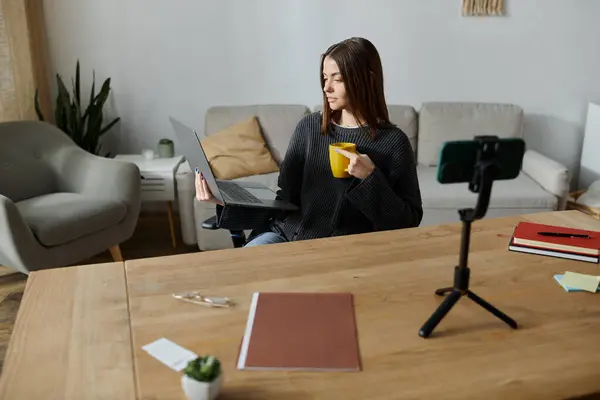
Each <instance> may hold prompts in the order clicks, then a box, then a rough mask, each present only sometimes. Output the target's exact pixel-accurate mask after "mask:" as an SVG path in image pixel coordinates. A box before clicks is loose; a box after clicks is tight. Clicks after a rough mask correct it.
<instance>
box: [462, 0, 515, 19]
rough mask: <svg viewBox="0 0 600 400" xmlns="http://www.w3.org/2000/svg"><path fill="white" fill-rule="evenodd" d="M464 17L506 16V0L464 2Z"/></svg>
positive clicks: (465, 0)
mask: <svg viewBox="0 0 600 400" xmlns="http://www.w3.org/2000/svg"><path fill="white" fill-rule="evenodd" d="M462 2H463V4H462V15H463V16H492V15H504V12H505V10H504V9H505V6H504V0H462Z"/></svg>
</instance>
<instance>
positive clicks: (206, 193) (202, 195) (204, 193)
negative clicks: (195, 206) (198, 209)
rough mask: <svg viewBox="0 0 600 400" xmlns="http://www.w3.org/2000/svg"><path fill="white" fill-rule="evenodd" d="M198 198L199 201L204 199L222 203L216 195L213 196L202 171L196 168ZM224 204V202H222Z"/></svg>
mask: <svg viewBox="0 0 600 400" xmlns="http://www.w3.org/2000/svg"><path fill="white" fill-rule="evenodd" d="M195 172H196V198H197V199H198V200H199V201H204V202H207V203H214V204H221V202H220V201H218V200H217V199H216V198H215V196H213V194H212V192H211V191H210V188H209V187H208V184H207V183H206V179H204V176H203V175H202V172H200V171H199V170H198V168H196V171H195ZM221 205H222V204H221Z"/></svg>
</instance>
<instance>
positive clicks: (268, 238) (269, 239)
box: [244, 232, 287, 247]
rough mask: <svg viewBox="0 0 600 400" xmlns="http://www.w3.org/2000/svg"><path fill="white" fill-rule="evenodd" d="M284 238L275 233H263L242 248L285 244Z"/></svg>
mask: <svg viewBox="0 0 600 400" xmlns="http://www.w3.org/2000/svg"><path fill="white" fill-rule="evenodd" d="M285 242H287V240H286V238H284V237H283V236H281V235H280V234H278V233H275V232H263V233H261V234H259V235H257V236H256V237H255V238H254V239H252V240H251V241H249V242H248V243H246V245H245V246H244V247H252V246H262V245H264V244H275V243H285Z"/></svg>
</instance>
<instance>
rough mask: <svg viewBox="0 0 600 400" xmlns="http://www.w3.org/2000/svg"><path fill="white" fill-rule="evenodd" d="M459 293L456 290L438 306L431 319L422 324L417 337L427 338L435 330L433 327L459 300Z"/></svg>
mask: <svg viewBox="0 0 600 400" xmlns="http://www.w3.org/2000/svg"><path fill="white" fill-rule="evenodd" d="M460 296H461V294H460V292H459V291H458V290H453V291H452V292H451V293H450V295H449V296H448V297H446V298H445V299H444V301H443V302H442V304H440V305H439V307H438V308H437V310H435V311H434V312H433V314H431V317H429V319H428V320H427V321H426V322H425V324H423V327H421V330H420V331H419V336H421V337H424V338H427V337H429V335H431V332H433V330H434V329H435V327H436V326H437V325H438V324H439V323H440V322H441V320H442V318H444V316H445V315H446V314H448V311H450V309H451V308H452V307H453V306H454V304H456V302H457V301H458V299H460Z"/></svg>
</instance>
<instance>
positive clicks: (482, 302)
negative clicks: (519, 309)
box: [467, 290, 517, 329]
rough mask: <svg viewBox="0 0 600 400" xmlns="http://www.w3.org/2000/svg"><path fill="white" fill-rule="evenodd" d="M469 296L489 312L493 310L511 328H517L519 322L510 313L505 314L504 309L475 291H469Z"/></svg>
mask: <svg viewBox="0 0 600 400" xmlns="http://www.w3.org/2000/svg"><path fill="white" fill-rule="evenodd" d="M467 296H468V297H469V298H470V299H471V300H473V301H474V302H475V303H477V304H479V305H480V306H481V307H483V308H485V309H486V310H488V311H489V312H491V313H492V314H494V315H495V316H496V317H498V318H500V319H501V320H502V321H504V322H506V324H507V325H508V326H510V327H511V328H513V329H517V323H516V322H515V320H514V319H512V318H511V317H509V316H508V315H506V314H504V313H503V312H502V311H500V310H498V309H497V308H496V307H494V306H493V305H491V304H490V303H488V302H487V301H485V300H484V299H482V298H481V297H479V296H477V295H476V294H475V293H473V292H471V291H470V290H469V291H468V292H467Z"/></svg>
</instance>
